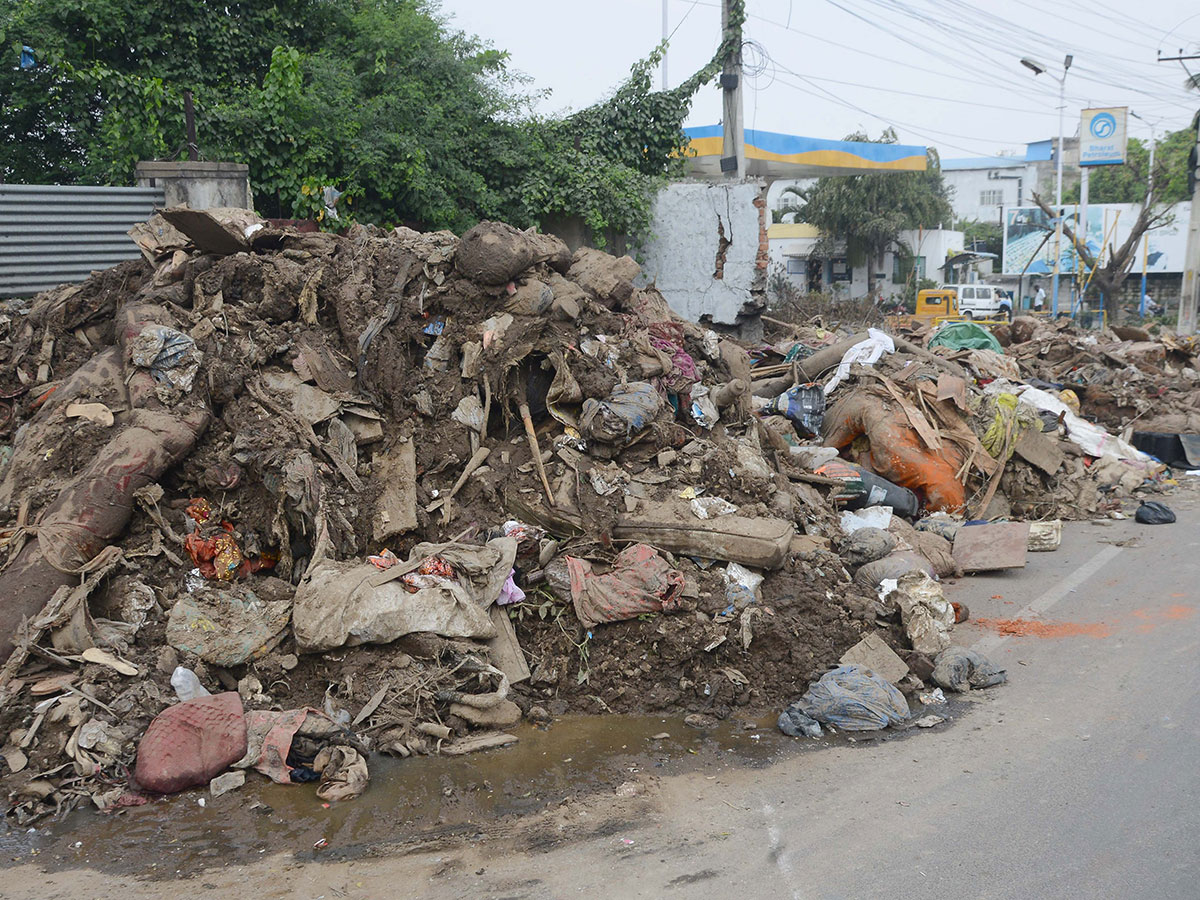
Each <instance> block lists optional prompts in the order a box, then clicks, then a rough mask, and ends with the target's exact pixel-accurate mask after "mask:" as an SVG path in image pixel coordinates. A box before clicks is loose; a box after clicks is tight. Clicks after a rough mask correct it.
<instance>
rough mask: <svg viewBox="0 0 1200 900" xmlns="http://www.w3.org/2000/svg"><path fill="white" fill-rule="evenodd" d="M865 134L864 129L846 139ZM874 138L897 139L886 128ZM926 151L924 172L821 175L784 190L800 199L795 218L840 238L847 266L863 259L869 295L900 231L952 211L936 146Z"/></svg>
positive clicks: (945, 218) (933, 221)
mask: <svg viewBox="0 0 1200 900" xmlns="http://www.w3.org/2000/svg"><path fill="white" fill-rule="evenodd" d="M867 139H868V138H867V136H866V135H865V134H862V133H856V134H851V135H849V136H848V137H847V138H846V140H848V141H866V140H867ZM878 143H887V144H894V143H896V133H895V132H894V131H893V130H892V129H890V128H889V129H887V130H886V131H884V132H883V134H882V135H881V136H880V139H879V141H878ZM927 153H928V166H927V168H926V170H925V171H924V172H901V173H890V172H889V173H880V174H872V175H850V176H838V177H830V178H819V179H817V181H816V182H815V183H814V184H812V185H810V186H809V187H805V188H794V187H790V188H786V189H785V190H784V194H788V193H789V192H790V194H791V195H792V196H795V197H796V198H797V200H798V202H797V203H795V204H794V205H793V209H794V211H795V212H796V217H797V219H798V220H800V221H803V222H807V223H809V224H811V225H815V226H817V227H818V228H820V229H821V232H822V235H823V236H824V237H825V238H826V240H827V241H833V240H838V239H841V240H844V241H845V242H846V253H847V259H848V261H849V262H850V264H851V265H860V264H862V263H863V262H866V263H867V279H868V288H867V289H868V291H869V292H870V293H872V294H874V292H875V276H876V273H877V272H878V271H879V269H880V267H881V266H882V260H883V255H884V253H885V252H886V251H887V250H888V249H889V248H890V247H892V246H893V245H894V244H896V242H897V241H898V240H899V237H900V232H901V231H905V230H906V229H910V228H917V227H920V226H926V227H933V226H936V225H938V224H940V223H942V222H947V221H949V220H950V218H951V216H952V211H951V208H950V200H949V191H948V190H947V188H946V185H945V182H944V181H943V180H942V172H941V166H940V164H939V160H938V155H937V151H936V150H934V149H933V148H932V147H931V148H929V150H928V151H927Z"/></svg>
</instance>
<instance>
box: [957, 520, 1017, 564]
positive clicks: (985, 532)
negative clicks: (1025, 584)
mask: <svg viewBox="0 0 1200 900" xmlns="http://www.w3.org/2000/svg"><path fill="white" fill-rule="evenodd" d="M1028 548H1029V523H1028V522H997V523H995V524H993V525H965V526H963V527H962V528H960V529H958V534H956V535H955V537H954V550H953V551H952V554H951V555H952V556H953V557H954V561H955V562H957V563H958V564H959V565H960V566H961V567H962V570H963V571H964V572H991V571H995V570H997V569H1023V568H1024V567H1025V557H1026V554H1027V553H1028Z"/></svg>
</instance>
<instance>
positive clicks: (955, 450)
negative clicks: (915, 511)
mask: <svg viewBox="0 0 1200 900" xmlns="http://www.w3.org/2000/svg"><path fill="white" fill-rule="evenodd" d="M824 427H825V443H826V444H827V445H828V446H830V447H837V448H838V449H842V448H845V447H849V446H850V444H851V443H852V442H853V441H854V439H855V438H857V437H860V436H866V438H867V440H868V442H869V444H870V449H869V450H868V451H867V452H866V453H865V454H862V455H860V457H859V462H861V463H862V465H863V466H865V467H866V468H867V469H868V470H870V471H872V472H874V473H875V474H877V475H881V476H883V477H884V478H886V479H888V480H889V481H893V482H895V483H896V484H898V485H900V486H901V487H906V488H908V489H909V490H911V491H913V492H914V493H916V494H917V496H918V497H920V498H921V500H922V501H923V503H924V505H925V507H926V508H927V509H931V510H944V511H946V512H957V511H960V510H962V508H963V507H964V506H965V505H966V502H967V497H966V488H965V487H964V486H963V483H962V482H961V481H959V478H958V473H959V472H960V471H961V470H962V468H963V463H964V462H966V457H965V455H964V454H963V452H962V450H961V449H960V448H959V447H958V446H957V445H956V444H953V443H950V442H944V443H943V446H942V447H941V449H940V450H936V451H935V450H931V449H929V448H928V447H927V446H925V444H924V443H923V442H922V440H921V437H920V436H919V435H918V434H917V432H916V430H915V429H914V428H913V427H912V426H911V425H910V424H909V422H908V420H907V418H906V417H905V414H904V411H903V410H902V409H901V408H900V405H899V404H897V403H894V402H892V401H889V400H884V399H883V398H881V397H879V396H876V395H875V394H873V393H870V392H868V391H865V390H858V391H855V392H854V393H852V394H850V395H848V396H847V397H845V398H843V399H841V400H839V401H838V402H837V403H835V404H834V405H833V407H832V408H830V409H829V411H828V412H827V413H826V414H825V422H824Z"/></svg>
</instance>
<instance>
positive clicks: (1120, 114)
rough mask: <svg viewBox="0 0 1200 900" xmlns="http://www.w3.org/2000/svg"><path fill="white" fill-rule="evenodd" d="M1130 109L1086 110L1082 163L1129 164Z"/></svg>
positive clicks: (1081, 134)
mask: <svg viewBox="0 0 1200 900" xmlns="http://www.w3.org/2000/svg"><path fill="white" fill-rule="evenodd" d="M1128 124H1129V107H1127V106H1112V107H1108V108H1107V109H1085V110H1084V111H1083V118H1082V120H1081V121H1080V123H1079V164H1080V165H1081V166H1119V165H1122V164H1123V163H1124V162H1125V142H1126V139H1127V137H1128V134H1129V128H1128Z"/></svg>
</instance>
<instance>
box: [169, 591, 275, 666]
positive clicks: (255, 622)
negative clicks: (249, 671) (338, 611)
mask: <svg viewBox="0 0 1200 900" xmlns="http://www.w3.org/2000/svg"><path fill="white" fill-rule="evenodd" d="M291 615H292V589H291V586H290V585H288V584H287V583H285V582H283V581H281V580H279V579H278V578H255V579H254V580H253V581H252V582H249V583H247V584H230V585H216V584H206V585H203V586H201V587H199V588H197V589H196V590H195V591H193V592H192V593H189V594H184V595H183V596H181V597H180V598H179V600H178V601H177V602H176V603H175V606H173V607H172V608H171V615H170V617H169V618H168V619H167V643H169V644H170V645H171V646H172V647H174V648H175V649H176V650H183V651H185V652H187V653H194V654H196V655H197V656H199V657H200V658H201V659H202V660H204V661H205V662H206V663H212V664H213V665H215V666H221V667H223V668H228V667H229V666H240V665H242V664H243V663H245V662H247V661H249V660H251V659H257V658H259V657H261V656H264V655H265V654H267V653H268V652H270V650H271V649H273V648H274V647H275V646H277V645H278V644H279V642H280V641H281V640H283V636H284V629H285V628H287V624H288V622H289V621H290V619H291Z"/></svg>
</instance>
